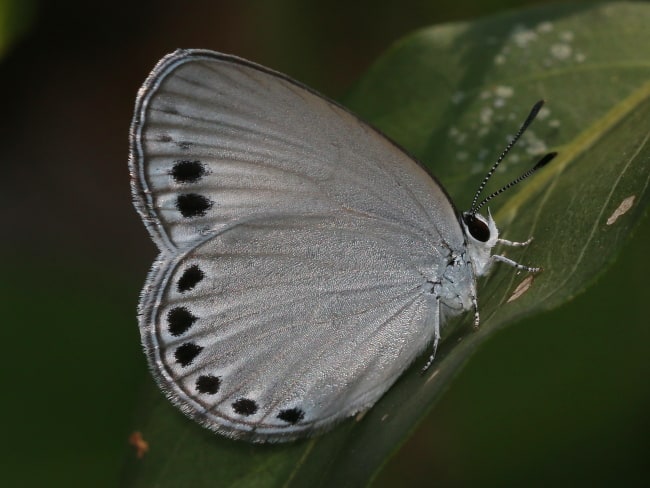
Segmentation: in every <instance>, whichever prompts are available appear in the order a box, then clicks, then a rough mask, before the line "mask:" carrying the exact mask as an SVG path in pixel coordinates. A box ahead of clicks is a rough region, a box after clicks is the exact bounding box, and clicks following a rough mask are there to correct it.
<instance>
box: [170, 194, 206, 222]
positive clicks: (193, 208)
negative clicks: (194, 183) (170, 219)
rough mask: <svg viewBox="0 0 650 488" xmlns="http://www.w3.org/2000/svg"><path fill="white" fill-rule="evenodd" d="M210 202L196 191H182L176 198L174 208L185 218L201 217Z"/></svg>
mask: <svg viewBox="0 0 650 488" xmlns="http://www.w3.org/2000/svg"><path fill="white" fill-rule="evenodd" d="M210 207H212V202H211V201H210V200H209V199H208V198H206V197H204V196H203V195H199V194H198V193H183V194H181V195H178V197H177V198H176V208H177V209H178V211H179V212H180V213H181V215H182V216H183V217H185V218H191V217H203V216H204V215H205V212H206V211H207V210H208V209H209V208H210Z"/></svg>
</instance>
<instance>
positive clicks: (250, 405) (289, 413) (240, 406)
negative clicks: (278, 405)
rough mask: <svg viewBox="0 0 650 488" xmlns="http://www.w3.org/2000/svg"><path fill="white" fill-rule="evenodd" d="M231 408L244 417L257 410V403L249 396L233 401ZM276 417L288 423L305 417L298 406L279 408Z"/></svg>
mask: <svg viewBox="0 0 650 488" xmlns="http://www.w3.org/2000/svg"><path fill="white" fill-rule="evenodd" d="M232 408H233V410H234V411H235V413H237V414H239V415H243V416H244V417H248V416H250V415H253V414H255V413H256V412H257V410H258V406H257V403H255V401H254V400H251V399H250V398H240V399H239V400H237V401H235V402H233V404H232ZM277 417H278V418H279V419H280V420H283V421H284V422H287V423H288V424H296V423H298V422H300V421H301V420H302V419H304V418H305V412H304V411H303V410H301V409H299V408H287V409H285V410H280V413H278V415H277Z"/></svg>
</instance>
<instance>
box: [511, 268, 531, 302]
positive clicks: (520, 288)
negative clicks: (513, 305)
mask: <svg viewBox="0 0 650 488" xmlns="http://www.w3.org/2000/svg"><path fill="white" fill-rule="evenodd" d="M533 279H534V277H533V275H532V274H531V275H528V276H526V277H525V278H524V279H523V281H522V282H521V283H519V284H518V285H517V288H515V291H513V292H512V295H510V298H508V301H507V302H506V303H510V302H514V301H515V300H516V299H517V298H519V297H520V296H521V295H523V294H524V293H526V292H527V291H528V289H529V288H530V287H531V286H532V284H533Z"/></svg>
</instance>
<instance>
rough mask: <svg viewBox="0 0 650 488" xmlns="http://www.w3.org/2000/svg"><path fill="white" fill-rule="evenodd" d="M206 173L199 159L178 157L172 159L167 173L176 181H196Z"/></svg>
mask: <svg viewBox="0 0 650 488" xmlns="http://www.w3.org/2000/svg"><path fill="white" fill-rule="evenodd" d="M206 173H207V169H206V167H205V165H204V164H203V163H201V161H199V160H194V161H191V160H189V159H179V160H178V161H174V166H173V167H172V169H171V171H170V172H169V174H170V175H171V177H172V178H174V181H175V182H176V183H181V184H183V183H196V182H197V181H199V180H200V179H201V178H203V177H204V176H205V175H206Z"/></svg>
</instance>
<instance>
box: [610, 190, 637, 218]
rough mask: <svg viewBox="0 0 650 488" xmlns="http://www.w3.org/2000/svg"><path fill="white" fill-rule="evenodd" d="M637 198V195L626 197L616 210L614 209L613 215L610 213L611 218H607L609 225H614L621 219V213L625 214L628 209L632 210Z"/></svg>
mask: <svg viewBox="0 0 650 488" xmlns="http://www.w3.org/2000/svg"><path fill="white" fill-rule="evenodd" d="M635 198H636V197H635V195H631V196H629V197H627V198H626V199H624V200H623V201H622V202H621V203H620V205H619V206H618V207H617V208H616V210H614V212H613V213H612V215H610V216H609V218H608V219H607V225H612V224H613V223H615V222H616V221H617V220H618V219H619V217H620V216H621V215H623V214H625V213H626V212H627V211H628V210H630V209H631V208H632V205H634V199H635Z"/></svg>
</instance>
